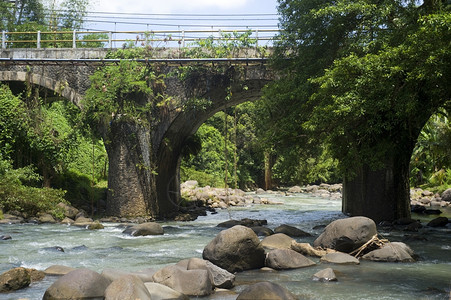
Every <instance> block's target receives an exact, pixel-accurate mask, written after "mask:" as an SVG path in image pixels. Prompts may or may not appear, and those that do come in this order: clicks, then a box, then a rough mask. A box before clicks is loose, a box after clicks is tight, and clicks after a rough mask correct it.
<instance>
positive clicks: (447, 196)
mask: <svg viewBox="0 0 451 300" xmlns="http://www.w3.org/2000/svg"><path fill="white" fill-rule="evenodd" d="M441 197H442V201H446V202H451V188H449V189H447V190H445V191H444V192H443V193H442V196H441Z"/></svg>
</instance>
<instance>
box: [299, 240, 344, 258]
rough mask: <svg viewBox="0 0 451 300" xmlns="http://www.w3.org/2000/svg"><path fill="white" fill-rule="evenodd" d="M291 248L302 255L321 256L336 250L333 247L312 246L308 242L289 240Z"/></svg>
mask: <svg viewBox="0 0 451 300" xmlns="http://www.w3.org/2000/svg"><path fill="white" fill-rule="evenodd" d="M291 249H292V250H294V251H296V252H299V253H301V254H303V255H309V256H316V257H323V256H324V255H326V254H327V253H333V252H337V251H335V250H333V249H323V248H321V247H317V248H313V247H312V246H311V245H310V244H309V243H298V242H296V241H292V242H291Z"/></svg>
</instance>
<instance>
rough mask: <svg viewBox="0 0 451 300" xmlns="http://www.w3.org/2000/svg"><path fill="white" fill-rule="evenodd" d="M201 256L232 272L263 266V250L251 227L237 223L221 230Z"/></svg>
mask: <svg viewBox="0 0 451 300" xmlns="http://www.w3.org/2000/svg"><path fill="white" fill-rule="evenodd" d="M202 257H203V259H206V260H209V261H210V262H212V263H213V264H215V265H217V266H219V267H220V268H223V269H225V270H227V271H229V272H230V273H234V272H238V271H244V270H250V269H258V268H261V267H263V266H264V263H265V250H264V249H263V247H262V245H261V243H260V239H259V238H258V237H257V235H256V234H255V232H254V231H253V230H252V229H250V228H248V227H245V226H242V225H237V226H234V227H232V228H229V229H226V230H223V231H221V232H220V233H219V234H218V235H217V236H216V237H215V238H214V239H213V240H211V241H210V243H208V245H207V246H206V247H205V248H204V251H203V253H202Z"/></svg>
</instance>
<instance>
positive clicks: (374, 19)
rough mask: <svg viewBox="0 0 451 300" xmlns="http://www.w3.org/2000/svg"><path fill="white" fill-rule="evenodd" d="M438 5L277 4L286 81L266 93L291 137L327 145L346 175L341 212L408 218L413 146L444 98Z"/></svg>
mask: <svg viewBox="0 0 451 300" xmlns="http://www.w3.org/2000/svg"><path fill="white" fill-rule="evenodd" d="M445 3H446V1H443V2H442V1H425V2H424V3H423V4H422V5H420V6H418V5H417V1H384V0H379V1H371V0H360V1H344V0H341V1H333V2H332V1H324V0H323V1H321V0H319V1H313V0H311V1H280V7H279V10H280V12H281V14H282V18H281V23H282V27H283V29H284V32H283V33H282V34H281V41H280V42H279V43H278V50H277V53H276V55H277V56H276V57H277V58H276V62H277V65H278V66H282V67H283V68H284V70H285V73H284V75H285V77H284V78H283V79H282V80H281V81H279V82H277V83H276V84H275V85H274V86H273V88H272V93H273V94H278V95H279V96H278V97H277V100H278V103H279V105H281V104H282V105H283V107H288V110H292V112H291V113H290V114H289V116H292V117H294V116H295V117H297V119H298V120H300V121H299V122H298V125H297V126H296V127H295V128H293V130H294V132H295V133H296V134H299V133H300V132H301V133H305V134H306V135H307V136H309V134H310V136H312V135H313V136H315V137H316V139H317V140H320V141H324V142H327V143H329V144H330V150H331V152H332V154H333V155H334V157H335V158H337V159H338V160H339V162H340V167H341V170H342V171H343V174H344V195H343V211H344V212H345V213H349V214H352V215H366V216H369V217H371V218H373V219H375V220H376V221H381V220H393V219H397V218H401V217H408V216H410V207H409V203H410V202H409V184H408V183H409V162H410V157H411V155H412V151H413V148H414V146H415V143H416V141H417V138H418V134H419V133H420V131H421V129H422V128H423V126H424V124H425V123H426V122H427V120H428V119H429V117H430V116H431V115H432V114H433V113H435V112H436V111H437V110H438V108H439V107H442V106H446V105H449V101H450V100H449V95H450V93H449V92H450V91H449V87H450V82H449V70H450V65H449V62H450V50H449V49H450V47H449V41H450V36H449V35H450V26H451V25H450V14H449V10H448V7H449V6H448V5H447V4H445ZM287 57H288V59H286V58H287ZM277 65H276V66H277ZM447 74H448V76H447ZM296 108H298V109H296ZM281 122H282V121H281ZM285 123H286V121H285ZM287 136H288V137H290V136H293V134H292V133H290V132H288V133H287Z"/></svg>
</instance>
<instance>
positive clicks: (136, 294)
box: [105, 275, 151, 300]
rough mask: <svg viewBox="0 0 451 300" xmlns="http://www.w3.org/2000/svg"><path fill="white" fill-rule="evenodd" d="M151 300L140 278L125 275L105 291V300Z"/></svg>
mask: <svg viewBox="0 0 451 300" xmlns="http://www.w3.org/2000/svg"><path fill="white" fill-rule="evenodd" d="M136 299H139V300H151V295H150V293H149V291H148V290H147V288H146V286H145V285H144V283H143V282H142V280H141V279H139V277H138V276H134V275H125V276H123V277H120V278H118V279H116V280H115V281H113V282H112V283H111V284H110V285H109V286H108V288H107V289H106V290H105V300H136Z"/></svg>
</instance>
